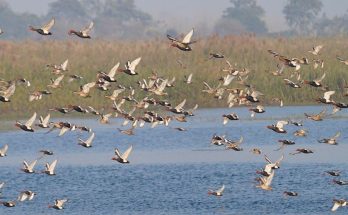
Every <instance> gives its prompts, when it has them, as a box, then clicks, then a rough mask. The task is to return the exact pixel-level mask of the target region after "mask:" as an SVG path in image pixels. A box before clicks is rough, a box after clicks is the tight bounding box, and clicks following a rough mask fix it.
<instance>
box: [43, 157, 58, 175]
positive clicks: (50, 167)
mask: <svg viewBox="0 0 348 215" xmlns="http://www.w3.org/2000/svg"><path fill="white" fill-rule="evenodd" d="M57 162H58V160H54V161H53V162H52V163H51V164H49V163H46V165H45V171H44V173H46V174H47V175H56V173H55V172H54V169H55V168H56V165H57Z"/></svg>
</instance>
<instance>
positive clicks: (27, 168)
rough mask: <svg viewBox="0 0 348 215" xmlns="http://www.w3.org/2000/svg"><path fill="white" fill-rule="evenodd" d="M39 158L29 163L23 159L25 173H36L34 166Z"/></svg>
mask: <svg viewBox="0 0 348 215" xmlns="http://www.w3.org/2000/svg"><path fill="white" fill-rule="evenodd" d="M36 162H37V160H34V161H33V162H31V163H30V164H28V163H27V162H26V161H23V165H24V166H23V168H22V171H23V172H25V173H34V172H35V171H34V167H35V165H36Z"/></svg>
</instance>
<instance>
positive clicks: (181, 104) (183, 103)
mask: <svg viewBox="0 0 348 215" xmlns="http://www.w3.org/2000/svg"><path fill="white" fill-rule="evenodd" d="M185 103H186V99H184V101H182V102H181V103H180V104H178V105H177V106H176V107H175V109H177V110H180V109H182V108H183V107H184V105H185Z"/></svg>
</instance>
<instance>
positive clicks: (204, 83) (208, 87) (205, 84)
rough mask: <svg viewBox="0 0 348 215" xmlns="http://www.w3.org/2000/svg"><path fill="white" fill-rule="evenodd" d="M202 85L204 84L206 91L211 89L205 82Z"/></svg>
mask: <svg viewBox="0 0 348 215" xmlns="http://www.w3.org/2000/svg"><path fill="white" fill-rule="evenodd" d="M203 84H204V86H205V87H206V88H208V90H211V89H212V88H211V87H210V86H209V84H208V83H207V82H205V81H204V82H203Z"/></svg>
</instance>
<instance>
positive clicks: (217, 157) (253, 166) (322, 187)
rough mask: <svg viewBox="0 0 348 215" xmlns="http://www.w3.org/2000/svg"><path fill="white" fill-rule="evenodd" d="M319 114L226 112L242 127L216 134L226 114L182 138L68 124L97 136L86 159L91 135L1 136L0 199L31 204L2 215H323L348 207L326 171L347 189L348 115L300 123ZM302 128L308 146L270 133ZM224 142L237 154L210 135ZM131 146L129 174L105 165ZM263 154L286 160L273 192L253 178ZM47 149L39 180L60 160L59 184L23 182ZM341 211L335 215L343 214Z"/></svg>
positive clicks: (207, 114)
mask: <svg viewBox="0 0 348 215" xmlns="http://www.w3.org/2000/svg"><path fill="white" fill-rule="evenodd" d="M321 109H322V107H286V108H278V107H273V108H267V109H266V111H267V112H266V113H265V114H261V115H257V116H256V119H254V120H250V117H249V113H248V112H247V111H246V109H245V108H235V109H232V111H233V112H236V113H237V114H238V115H239V116H240V118H241V120H240V121H234V122H232V121H230V122H229V123H228V124H227V125H226V126H223V125H222V117H221V115H222V114H223V113H229V112H230V111H231V109H230V110H227V109H211V110H200V111H197V114H196V116H195V117H192V118H190V119H189V122H188V123H178V122H174V123H172V124H171V125H170V126H171V127H179V126H180V127H185V128H187V129H188V131H186V132H179V131H177V130H174V129H172V128H167V127H164V126H159V127H157V128H155V129H151V128H148V127H145V128H142V129H136V130H135V133H136V135H134V136H127V135H123V134H121V133H119V132H118V131H117V130H116V128H117V127H120V124H121V121H120V120H117V119H115V120H114V121H112V123H111V125H100V124H99V123H98V121H97V120H95V119H88V120H84V119H72V120H71V121H72V122H73V123H76V124H83V125H87V126H90V127H92V128H93V130H94V132H95V134H96V138H95V140H94V142H93V147H92V148H90V149H86V148H83V147H81V146H79V145H77V138H79V137H81V138H82V139H84V138H87V137H88V136H89V135H90V134H87V133H78V132H69V133H67V134H65V135H64V136H62V137H57V132H58V131H53V132H51V133H49V134H45V132H46V130H38V131H37V132H35V133H34V134H32V133H26V132H22V131H17V130H16V131H10V132H4V133H1V135H0V145H3V144H5V143H7V144H9V151H8V156H7V157H5V158H0V172H1V175H0V181H4V182H6V184H5V186H4V188H3V189H2V195H1V197H2V199H4V200H13V199H15V198H16V197H17V195H18V193H19V192H20V191H22V190H28V189H29V190H33V191H35V192H37V196H36V197H35V198H34V200H33V201H29V202H24V203H18V205H17V206H16V207H14V208H6V207H0V214H20V215H21V214H28V215H37V214H61V213H62V212H63V213H65V214H329V213H330V208H331V207H332V199H333V198H348V190H347V189H348V187H345V186H339V185H336V184H333V183H332V177H331V176H328V175H325V174H324V171H326V170H332V169H339V170H342V177H341V178H342V179H346V180H348V168H347V167H348V164H347V152H348V147H347V135H346V134H345V133H344V131H346V130H347V128H348V123H347V122H346V121H347V113H346V112H345V111H343V112H341V113H339V115H337V117H335V118H327V119H325V120H324V121H322V122H313V121H308V120H304V119H303V112H308V113H316V112H319V111H320V110H321ZM289 116H292V117H293V116H295V118H296V119H303V120H304V126H303V128H304V129H307V130H308V131H309V134H308V136H307V137H295V136H293V135H292V133H293V132H294V131H295V130H297V129H299V128H300V127H295V126H286V127H285V129H286V130H287V131H288V133H287V134H277V133H275V132H272V131H271V130H269V129H267V128H266V126H267V125H270V124H272V123H275V122H276V120H280V119H289ZM337 131H341V132H342V135H341V137H340V138H339V139H338V142H339V145H337V146H330V145H325V144H320V143H318V142H317V139H320V138H324V137H330V136H333V135H334V134H335V133H336V132H337ZM214 133H216V134H221V135H222V134H225V135H226V136H227V137H228V138H230V139H239V137H240V136H241V135H242V136H244V142H243V144H242V145H241V147H242V148H244V150H243V151H241V152H235V151H228V150H224V149H223V148H222V147H217V146H210V138H211V137H212V135H213V134H214ZM278 139H291V140H294V141H295V142H296V145H293V146H288V147H286V148H285V150H284V151H283V152H275V151H274V149H276V148H278V147H279V144H278V143H277V140H278ZM130 145H133V152H132V154H131V155H130V157H129V159H130V162H131V163H130V164H129V165H121V164H119V163H117V162H115V161H112V160H111V157H112V156H113V153H114V152H113V149H114V148H115V147H117V148H119V149H120V150H121V151H124V150H125V149H127V148H128V147H129V146H130ZM254 147H258V148H261V149H262V151H263V152H264V153H266V154H267V155H269V156H270V157H271V158H272V159H273V160H276V159H278V158H279V157H280V156H281V154H282V153H284V155H285V159H284V161H283V163H282V165H281V168H280V169H279V170H277V171H276V173H275V177H274V180H273V182H272V187H273V190H272V191H263V190H260V189H257V188H255V185H256V182H255V178H256V177H257V175H256V173H255V171H256V170H257V169H261V168H262V167H263V166H264V164H265V161H264V159H263V157H262V156H260V155H254V154H252V153H250V152H249V150H250V149H251V148H254ZM300 147H307V148H310V149H312V150H314V154H309V155H304V154H299V155H295V156H291V155H289V154H288V153H289V152H293V151H294V150H295V149H296V148H300ZM44 148H45V149H50V150H53V151H54V152H55V155H53V156H48V157H45V158H43V159H41V160H39V162H38V164H37V165H36V167H35V169H36V170H37V171H38V172H40V171H41V170H43V169H44V164H45V163H46V162H51V161H53V160H54V159H58V164H57V168H56V173H57V175H56V176H47V175H44V174H25V173H23V172H21V171H20V168H21V165H22V161H23V160H27V161H32V160H34V159H36V158H37V157H38V156H39V154H38V151H39V150H40V149H44ZM222 184H225V186H226V189H225V192H224V195H223V196H222V197H220V198H217V197H214V196H208V195H207V191H208V189H217V188H219V187H220V186H221V185H222ZM286 190H288V191H296V192H298V193H299V196H298V197H286V198H285V197H284V196H283V195H282V193H283V192H284V191H286ZM57 198H68V199H69V202H67V203H66V205H65V209H64V211H56V210H54V209H49V208H48V207H47V205H48V204H52V203H53V202H54V200H55V199H57ZM347 212H348V208H339V209H338V211H336V214H347Z"/></svg>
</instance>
